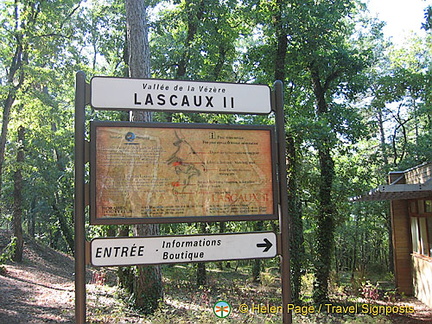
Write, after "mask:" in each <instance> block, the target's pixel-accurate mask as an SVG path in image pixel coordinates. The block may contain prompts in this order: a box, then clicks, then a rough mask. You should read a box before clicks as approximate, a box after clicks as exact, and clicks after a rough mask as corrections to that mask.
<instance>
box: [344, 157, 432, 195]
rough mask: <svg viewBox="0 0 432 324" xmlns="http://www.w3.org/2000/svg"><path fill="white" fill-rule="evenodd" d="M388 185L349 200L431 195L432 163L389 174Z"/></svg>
mask: <svg viewBox="0 0 432 324" xmlns="http://www.w3.org/2000/svg"><path fill="white" fill-rule="evenodd" d="M389 182H390V184H388V185H381V186H379V187H378V188H375V189H373V190H371V191H369V192H368V193H365V194H363V195H361V196H357V197H352V198H350V201H376V200H401V199H417V198H424V197H429V196H432V163H430V162H429V163H424V164H421V165H419V166H416V167H414V168H411V169H408V170H405V171H396V172H391V173H390V174H389Z"/></svg>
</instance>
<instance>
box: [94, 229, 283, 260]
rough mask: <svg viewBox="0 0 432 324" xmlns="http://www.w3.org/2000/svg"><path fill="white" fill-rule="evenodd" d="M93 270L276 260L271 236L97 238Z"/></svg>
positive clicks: (273, 238)
mask: <svg viewBox="0 0 432 324" xmlns="http://www.w3.org/2000/svg"><path fill="white" fill-rule="evenodd" d="M90 244H91V263H92V265H93V266H96V267H104V266H125V265H140V264H163V263H185V262H204V261H221V260H238V259H258V258H272V257H274V256H276V234H275V233H273V232H260V233H244V234H220V235H188V236H155V237H153V236H152V237H124V238H97V239H93V240H92V241H91V243H90Z"/></svg>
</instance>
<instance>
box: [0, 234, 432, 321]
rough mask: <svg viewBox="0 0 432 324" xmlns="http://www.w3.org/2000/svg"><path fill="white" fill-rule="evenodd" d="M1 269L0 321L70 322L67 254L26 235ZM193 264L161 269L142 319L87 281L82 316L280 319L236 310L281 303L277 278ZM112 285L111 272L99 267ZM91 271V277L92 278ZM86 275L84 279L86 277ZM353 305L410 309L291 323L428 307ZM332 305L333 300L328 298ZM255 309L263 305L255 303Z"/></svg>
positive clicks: (419, 316) (114, 293)
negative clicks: (218, 311) (197, 280)
mask: <svg viewBox="0 0 432 324" xmlns="http://www.w3.org/2000/svg"><path fill="white" fill-rule="evenodd" d="M6 244H7V235H5V232H4V231H2V230H0V250H1V249H2V248H3V247H4V246H5V245H6ZM4 268H5V269H6V272H5V273H3V274H1V275H0V323H1V324H3V323H6V324H14V323H19V324H21V323H31V324H33V323H73V322H74V277H73V272H74V262H73V259H72V258H70V257H69V256H67V255H64V254H61V253H58V252H56V251H53V250H51V249H49V248H47V247H43V246H41V245H39V244H37V243H36V242H34V241H32V240H29V239H27V240H26V244H25V248H24V261H23V263H22V264H13V263H9V264H6V265H5V266H4ZM194 269H195V268H194V266H193V265H187V264H186V265H176V266H166V267H164V287H165V300H164V303H163V305H162V306H161V308H160V310H159V311H158V312H157V313H156V314H155V315H153V316H150V317H145V318H144V317H143V316H140V315H139V314H138V313H136V312H135V311H133V310H131V309H130V308H129V307H127V305H126V304H125V302H123V301H122V299H121V298H119V297H121V296H122V292H121V291H120V290H118V289H117V288H116V287H115V286H113V285H109V284H107V282H106V283H105V284H104V283H103V281H104V280H103V279H102V280H99V281H97V282H95V281H94V280H93V282H91V281H90V280H89V281H88V282H89V284H88V285H87V318H88V322H89V323H177V324H179V323H281V322H282V319H281V315H280V314H269V313H265V312H264V313H263V312H257V311H253V312H251V311H248V312H245V313H242V312H241V310H240V309H241V305H245V304H246V305H248V307H249V308H250V307H252V305H255V306H257V305H261V306H279V305H280V294H281V291H280V282H279V278H277V276H272V275H271V274H266V277H265V279H266V282H265V285H258V284H253V283H251V282H249V278H250V276H249V275H248V274H247V273H242V272H241V271H235V270H234V269H227V270H226V271H222V272H221V271H219V270H218V269H216V268H212V269H209V271H208V281H209V284H208V286H206V287H197V286H196V285H195V284H193V283H191V282H190V279H189V278H194ZM99 273H105V279H106V278H108V279H110V280H108V281H111V283H113V282H114V281H115V280H114V277H115V276H114V275H113V273H112V270H109V269H103V270H102V271H100V272H99ZM95 277H96V276H93V279H94V278H95ZM89 278H90V277H89ZM219 300H225V301H227V302H229V303H230V304H231V306H232V312H231V314H230V316H229V317H228V318H226V319H219V318H217V317H216V316H215V315H214V313H213V310H212V309H213V305H214V304H215V303H216V302H217V301H219ZM358 303H360V304H362V303H363V304H367V305H372V306H373V305H375V306H378V305H384V306H398V307H408V306H409V307H412V308H413V309H414V313H412V314H393V315H389V316H384V315H378V316H367V315H361V314H360V315H359V314H357V315H355V316H354V315H347V314H331V315H329V314H326V313H325V312H324V313H322V314H309V313H308V314H306V315H304V316H302V315H295V316H294V321H293V322H294V323H386V324H387V323H400V324H402V323H408V324H428V323H432V310H431V309H430V308H428V307H426V306H425V305H424V304H422V303H420V302H419V301H418V300H416V299H415V298H406V297H405V298H403V299H402V300H399V301H394V302H383V301H367V300H359V301H358ZM335 305H337V304H335ZM261 309H262V308H261Z"/></svg>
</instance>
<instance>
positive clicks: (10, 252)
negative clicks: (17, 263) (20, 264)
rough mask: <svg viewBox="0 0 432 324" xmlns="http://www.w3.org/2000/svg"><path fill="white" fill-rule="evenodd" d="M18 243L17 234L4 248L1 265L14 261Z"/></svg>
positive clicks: (0, 257)
mask: <svg viewBox="0 0 432 324" xmlns="http://www.w3.org/2000/svg"><path fill="white" fill-rule="evenodd" d="M16 243H17V238H16V236H13V237H12V238H11V240H10V242H9V244H8V245H6V247H5V248H4V249H3V251H2V253H1V254H0V265H2V264H4V263H5V262H7V261H12V259H13V256H14V255H15V248H16ZM0 271H1V269H0Z"/></svg>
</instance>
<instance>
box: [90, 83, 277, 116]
mask: <svg viewBox="0 0 432 324" xmlns="http://www.w3.org/2000/svg"><path fill="white" fill-rule="evenodd" d="M90 85H91V105H92V106H93V108H95V109H128V110H129V109H143V110H168V111H179V112H184V111H191V112H195V111H196V112H207V113H208V112H221V113H247V114H268V113H270V111H271V100H270V99H271V97H270V93H271V92H270V88H269V87H268V86H265V85H257V84H244V83H221V82H198V81H178V80H157V79H127V78H111V77H94V78H92V80H91V83H90Z"/></svg>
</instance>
